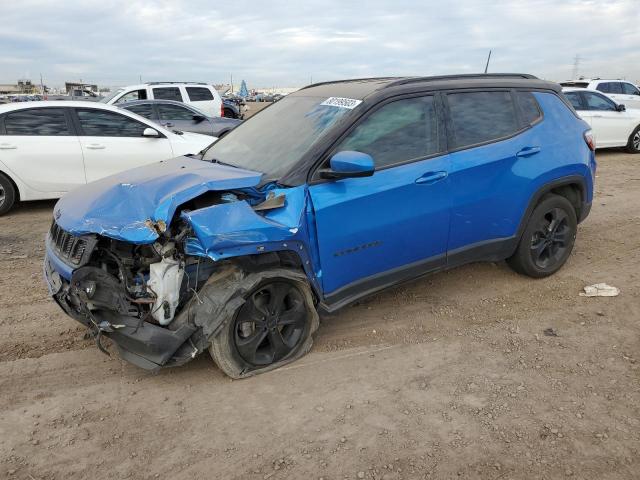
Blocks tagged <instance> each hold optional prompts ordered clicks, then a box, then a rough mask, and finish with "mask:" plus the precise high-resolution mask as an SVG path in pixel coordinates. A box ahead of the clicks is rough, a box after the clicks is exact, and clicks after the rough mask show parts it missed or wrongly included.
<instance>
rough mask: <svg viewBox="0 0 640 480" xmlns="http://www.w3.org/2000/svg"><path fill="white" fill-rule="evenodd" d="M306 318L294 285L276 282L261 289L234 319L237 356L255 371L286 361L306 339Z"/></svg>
mask: <svg viewBox="0 0 640 480" xmlns="http://www.w3.org/2000/svg"><path fill="white" fill-rule="evenodd" d="M307 315H308V312H307V307H306V305H305V301H304V298H303V295H302V293H301V292H300V290H299V289H298V288H297V287H296V286H295V285H294V284H292V283H290V282H286V281H273V282H270V283H267V284H264V285H262V286H259V287H258V288H257V289H256V290H255V291H254V292H253V293H252V294H251V295H250V296H249V298H247V300H246V302H245V303H244V305H243V306H242V308H240V310H239V311H238V314H237V315H236V318H235V326H234V329H233V330H234V343H235V347H236V350H237V352H238V354H239V355H240V357H242V359H243V360H244V361H245V362H247V363H248V364H249V365H252V366H254V367H262V366H265V365H271V364H273V363H276V362H279V361H280V360H283V359H285V358H287V356H288V355H290V354H291V352H293V351H294V350H296V349H297V348H298V346H299V345H300V343H301V342H302V341H303V340H304V339H305V338H306V335H305V329H306V328H307V324H308V321H307Z"/></svg>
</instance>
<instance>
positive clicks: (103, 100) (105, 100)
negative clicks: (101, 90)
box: [100, 88, 124, 103]
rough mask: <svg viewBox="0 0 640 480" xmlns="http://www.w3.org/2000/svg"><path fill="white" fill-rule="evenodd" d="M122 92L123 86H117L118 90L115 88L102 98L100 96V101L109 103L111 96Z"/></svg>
mask: <svg viewBox="0 0 640 480" xmlns="http://www.w3.org/2000/svg"><path fill="white" fill-rule="evenodd" d="M122 92H124V88H119V89H118V90H116V91H115V92H113V93H110V94H109V95H107V96H106V97H104V98H101V99H100V102H102V103H109V102H110V101H111V99H112V98H113V97H115V96H116V95H120V94H121V93H122Z"/></svg>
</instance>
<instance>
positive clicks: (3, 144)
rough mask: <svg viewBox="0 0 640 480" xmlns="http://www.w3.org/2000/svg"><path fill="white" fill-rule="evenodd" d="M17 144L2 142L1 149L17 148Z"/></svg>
mask: <svg viewBox="0 0 640 480" xmlns="http://www.w3.org/2000/svg"><path fill="white" fill-rule="evenodd" d="M16 148H18V147H16V146H15V145H11V144H10V143H0V150H15V149H16Z"/></svg>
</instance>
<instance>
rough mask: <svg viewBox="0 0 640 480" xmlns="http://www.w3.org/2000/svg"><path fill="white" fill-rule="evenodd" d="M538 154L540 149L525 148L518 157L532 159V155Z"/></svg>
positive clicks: (517, 154)
mask: <svg viewBox="0 0 640 480" xmlns="http://www.w3.org/2000/svg"><path fill="white" fill-rule="evenodd" d="M536 153H540V147H524V148H523V149H522V150H520V151H519V152H518V153H516V157H520V158H523V157H530V156H531V155H535V154H536Z"/></svg>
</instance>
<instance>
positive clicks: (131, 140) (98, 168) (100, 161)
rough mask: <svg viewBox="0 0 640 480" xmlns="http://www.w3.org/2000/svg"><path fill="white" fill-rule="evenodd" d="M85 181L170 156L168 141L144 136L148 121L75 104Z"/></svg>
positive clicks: (171, 155) (171, 152)
mask: <svg viewBox="0 0 640 480" xmlns="http://www.w3.org/2000/svg"><path fill="white" fill-rule="evenodd" d="M75 114H76V115H77V125H78V127H79V134H80V137H79V138H80V144H81V146H82V152H83V154H84V162H85V170H86V175H87V181H89V182H91V181H93V180H97V179H99V178H102V177H106V176H107V175H112V174H114V173H118V172H121V171H123V170H128V169H130V168H134V167H139V166H141V165H145V164H148V163H153V162H158V161H160V160H166V159H169V158H172V157H173V150H172V148H171V142H170V141H169V139H168V138H166V137H165V136H164V135H163V134H162V133H160V137H157V138H156V137H144V136H143V132H144V130H145V129H146V128H148V127H149V125H147V124H144V123H141V122H139V121H137V120H135V119H133V118H131V117H128V116H126V115H124V114H121V113H116V112H111V111H107V110H99V109H94V108H76V109H75Z"/></svg>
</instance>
